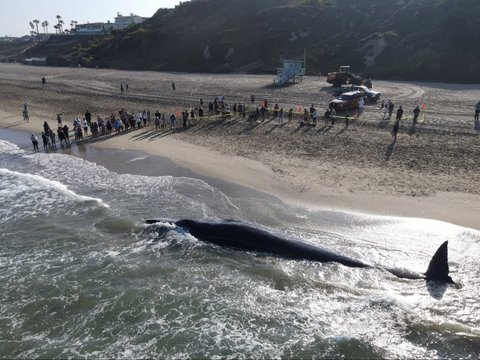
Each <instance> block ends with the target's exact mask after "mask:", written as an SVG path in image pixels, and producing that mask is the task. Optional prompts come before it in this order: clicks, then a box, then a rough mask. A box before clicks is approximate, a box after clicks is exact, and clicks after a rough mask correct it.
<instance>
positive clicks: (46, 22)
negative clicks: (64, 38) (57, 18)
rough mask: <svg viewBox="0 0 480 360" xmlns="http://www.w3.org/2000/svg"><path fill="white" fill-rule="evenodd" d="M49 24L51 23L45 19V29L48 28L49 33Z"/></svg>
mask: <svg viewBox="0 0 480 360" xmlns="http://www.w3.org/2000/svg"><path fill="white" fill-rule="evenodd" d="M48 25H50V24H49V23H48V21H47V20H45V30H46V32H47V33H48Z"/></svg>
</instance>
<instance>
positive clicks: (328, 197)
mask: <svg viewBox="0 0 480 360" xmlns="http://www.w3.org/2000/svg"><path fill="white" fill-rule="evenodd" d="M141 130H143V129H140V130H135V131H130V132H129V133H125V134H121V135H120V136H116V135H113V136H111V137H108V138H100V140H99V141H98V140H97V141H94V142H91V141H90V139H89V138H88V139H86V140H84V141H83V142H82V143H81V144H77V143H75V142H73V143H72V147H69V148H67V149H64V150H62V149H61V148H60V150H57V152H59V153H65V154H68V155H73V156H77V157H80V158H82V159H86V160H90V161H93V159H91V158H89V157H88V156H86V154H85V153H84V152H83V151H78V147H83V146H92V147H94V148H98V149H100V150H107V151H135V152H139V154H146V155H151V156H154V157H156V158H157V159H158V158H162V159H163V160H167V161H169V162H171V163H172V164H174V166H178V167H180V170H178V169H173V170H172V171H171V172H170V174H171V175H172V176H192V177H198V178H200V179H202V180H205V181H207V182H208V183H210V184H211V183H212V182H217V183H216V184H213V185H214V186H219V185H220V187H223V189H222V191H224V189H225V188H229V189H232V188H235V192H236V193H242V190H241V189H245V190H246V191H243V193H250V194H255V195H256V196H262V195H264V196H266V197H270V196H271V197H273V198H275V199H278V200H279V201H281V202H284V203H285V204H288V205H290V206H297V207H301V208H309V209H314V210H329V211H345V212H350V213H359V214H366V215H376V216H393V217H406V218H423V219H431V220H438V221H445V222H448V223H451V224H455V225H458V226H462V227H466V228H472V229H475V230H480V223H479V221H478V219H479V217H478V216H479V213H480V212H479V210H478V208H477V207H476V206H475V204H480V196H475V195H472V194H464V193H437V194H435V195H431V196H424V197H407V196H398V195H387V194H374V193H366V192H363V193H358V192H356V193H353V192H349V193H342V194H338V193H337V194H327V193H323V192H315V191H308V190H307V191H303V192H296V191H295V190H293V189H292V188H291V184H289V183H288V182H287V181H285V180H284V179H282V178H281V177H279V176H278V175H277V174H275V173H274V172H273V171H272V170H271V169H270V168H268V167H267V166H265V165H264V164H262V163H259V162H256V161H254V160H250V159H244V158H240V157H236V158H232V157H231V156H225V155H222V154H220V153H218V152H215V151H212V150H209V149H208V148H206V147H202V146H198V145H195V144H190V143H186V142H184V141H182V140H179V139H175V138H172V137H168V136H166V137H162V138H161V139H160V140H159V141H158V143H157V142H156V143H147V144H144V143H140V142H135V141H134V140H133V139H132V138H134V137H135V136H136V135H138V133H137V132H138V131H141ZM13 131H15V132H18V133H23V134H25V137H26V138H27V137H28V134H29V133H28V132H27V131H25V130H20V131H19V130H13ZM172 136H174V134H172ZM26 146H27V147H29V145H26ZM75 148H77V149H75ZM193 154H194V155H193ZM207 157H208V159H209V162H208V166H206V164H205V163H204V162H202V161H199V159H202V158H207ZM109 163H110V162H109V161H103V162H100V165H103V166H105V167H107V168H108V169H110V170H112V171H118V169H119V165H118V164H116V165H111V164H110V166H109ZM122 168H123V169H124V170H122V172H125V173H132V166H128V165H126V166H124V167H122ZM169 168H170V169H172V166H169ZM137 170H138V168H137ZM133 172H134V173H136V174H146V175H147V176H148V175H152V174H151V172H152V171H147V170H146V169H140V170H139V171H133ZM157 175H158V174H157ZM229 184H230V185H229ZM211 185H212V184H211ZM239 189H240V190H239Z"/></svg>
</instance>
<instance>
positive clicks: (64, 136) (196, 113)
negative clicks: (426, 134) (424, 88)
mask: <svg viewBox="0 0 480 360" xmlns="http://www.w3.org/2000/svg"><path fill="white" fill-rule="evenodd" d="M173 86H174V84H173V83H172V88H173ZM121 87H122V88H123V89H124V91H128V90H127V89H128V84H125V87H124V85H123V84H121ZM250 99H251V104H250V106H247V105H245V104H242V103H234V104H233V106H232V107H231V106H230V105H229V104H228V103H227V102H226V101H225V97H224V96H223V95H221V96H217V97H215V98H214V99H213V100H212V101H210V102H209V103H208V104H207V105H206V106H205V107H206V109H208V110H207V111H208V113H207V114H205V111H204V102H203V99H200V102H199V104H198V105H195V106H194V107H192V108H191V109H190V110H187V109H185V110H183V111H182V112H180V111H179V110H177V111H176V112H175V113H172V114H170V115H168V114H166V113H161V112H160V111H158V110H157V111H156V112H155V113H154V114H153V116H152V114H151V112H150V111H149V110H143V111H136V112H135V111H131V112H129V111H127V110H125V109H122V110H120V111H119V112H118V114H114V113H111V114H110V115H109V116H104V117H102V116H100V115H97V117H96V119H94V118H93V117H92V114H91V113H90V111H89V110H86V111H85V114H84V116H83V117H82V118H80V117H76V118H75V119H74V120H73V124H72V126H73V129H72V131H73V136H74V139H75V141H81V140H83V139H84V136H88V135H89V136H90V137H91V138H97V137H100V136H108V135H111V134H119V133H123V132H127V131H130V130H134V129H140V128H145V127H147V126H151V125H155V130H157V131H168V130H174V129H177V128H178V127H179V125H178V122H180V121H181V127H182V128H187V127H189V126H191V125H194V124H195V122H196V120H197V119H200V118H204V117H217V116H230V115H232V113H233V115H235V116H238V115H239V116H241V118H243V119H245V118H247V114H248V121H258V120H260V121H264V120H265V119H270V118H271V119H272V120H276V121H277V122H278V123H279V124H282V123H283V118H284V108H283V107H280V105H279V104H278V103H276V104H275V105H274V106H273V107H271V108H270V107H269V103H268V100H267V99H264V100H263V101H262V102H261V104H259V105H258V106H257V105H255V96H254V95H251V97H250ZM364 104H365V102H363V104H361V103H360V102H359V104H358V106H357V107H356V108H355V109H354V110H355V111H349V110H346V111H345V112H343V113H342V114H337V112H336V110H335V108H334V107H332V106H329V107H327V110H326V111H325V113H324V114H323V120H324V125H325V126H334V125H335V123H336V121H337V120H339V119H344V120H345V127H346V128H348V127H349V124H350V121H352V120H357V119H358V118H359V117H360V115H361V114H362V113H363V110H364V109H363V107H364ZM422 109H423V108H422ZM380 110H381V112H383V117H382V121H384V120H389V121H390V120H391V118H392V116H393V113H394V111H395V104H394V103H393V102H392V101H391V100H384V101H382V103H381V106H380ZM421 111H422V110H420V107H419V106H416V107H415V109H414V110H413V114H412V125H411V128H410V134H412V133H414V132H415V130H416V126H417V123H418V121H419V115H420V113H421ZM350 112H352V113H353V115H352V114H350ZM403 113H404V110H403V108H402V106H399V107H398V109H397V110H396V118H395V122H394V123H393V126H392V128H391V134H392V137H393V141H394V142H395V141H397V135H398V131H399V128H400V122H401V120H402V117H403ZM479 114H480V101H479V102H478V103H477V104H476V106H475V128H476V129H480V123H479ZM23 117H24V121H26V122H28V121H29V110H28V104H27V103H24V106H23ZM294 117H296V119H298V120H299V125H300V126H307V125H310V126H316V125H317V121H318V119H319V117H320V116H319V114H318V111H317V109H316V108H315V106H314V105H313V104H312V105H311V106H310V108H309V109H307V108H302V107H298V108H295V109H294V108H289V110H288V113H287V118H288V121H289V122H290V121H292V120H294ZM56 120H57V131H56V132H54V131H53V130H52V129H50V126H49V124H48V123H47V122H46V121H45V122H44V124H43V132H42V133H41V138H42V141H43V148H44V150H45V151H49V150H51V149H56V139H57V137H58V140H59V141H60V145H62V146H63V145H69V144H70V128H69V127H68V125H67V124H64V123H63V119H62V114H57V118H56ZM31 141H32V144H33V147H34V150H35V151H39V148H38V144H39V141H38V138H37V136H36V135H35V134H32V135H31Z"/></svg>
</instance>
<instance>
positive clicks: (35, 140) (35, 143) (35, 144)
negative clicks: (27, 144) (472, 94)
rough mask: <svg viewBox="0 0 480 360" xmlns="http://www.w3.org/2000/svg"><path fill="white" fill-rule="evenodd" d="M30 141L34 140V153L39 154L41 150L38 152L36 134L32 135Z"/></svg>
mask: <svg viewBox="0 0 480 360" xmlns="http://www.w3.org/2000/svg"><path fill="white" fill-rule="evenodd" d="M30 139H31V140H32V144H33V151H37V152H39V151H40V150H38V139H37V137H36V136H35V134H34V133H32V135H31V136H30Z"/></svg>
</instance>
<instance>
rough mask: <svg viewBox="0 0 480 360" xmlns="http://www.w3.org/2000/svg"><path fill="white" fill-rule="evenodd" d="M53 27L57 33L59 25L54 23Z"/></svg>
mask: <svg viewBox="0 0 480 360" xmlns="http://www.w3.org/2000/svg"><path fill="white" fill-rule="evenodd" d="M53 28H54V29H55V34H58V31H59V29H60V26H59V25H58V24H57V25H54V26H53Z"/></svg>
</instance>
